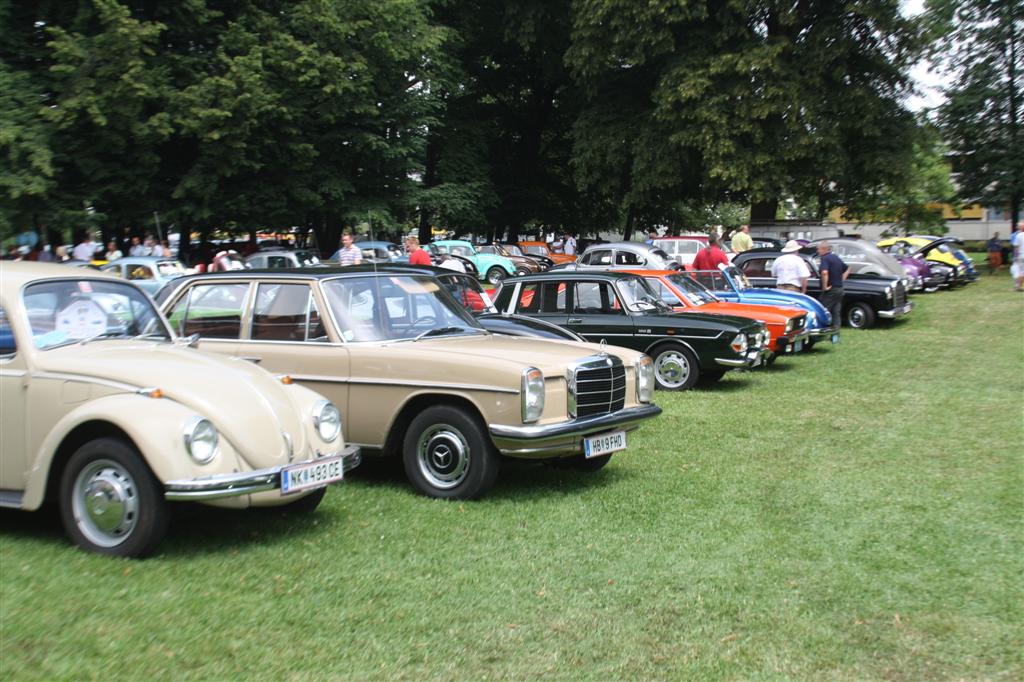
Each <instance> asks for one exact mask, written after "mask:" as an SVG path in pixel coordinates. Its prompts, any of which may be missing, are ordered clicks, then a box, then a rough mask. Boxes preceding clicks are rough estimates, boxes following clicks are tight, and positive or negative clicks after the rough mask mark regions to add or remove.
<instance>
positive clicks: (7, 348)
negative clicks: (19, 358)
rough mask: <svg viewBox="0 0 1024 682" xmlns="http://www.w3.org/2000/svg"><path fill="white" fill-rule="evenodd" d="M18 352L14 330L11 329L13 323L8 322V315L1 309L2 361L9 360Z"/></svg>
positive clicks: (0, 355) (0, 350)
mask: <svg viewBox="0 0 1024 682" xmlns="http://www.w3.org/2000/svg"><path fill="white" fill-rule="evenodd" d="M17 351H18V346H17V344H16V343H15V342H14V330H13V329H11V323H10V322H9V321H8V320H7V313H5V312H4V309H3V308H0V359H6V358H9V357H11V356H13V355H14V354H15V353H16V352H17Z"/></svg>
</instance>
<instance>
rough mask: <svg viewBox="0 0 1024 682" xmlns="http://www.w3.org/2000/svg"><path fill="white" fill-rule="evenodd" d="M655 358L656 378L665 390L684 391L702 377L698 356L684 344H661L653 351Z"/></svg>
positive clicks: (660, 386)
mask: <svg viewBox="0 0 1024 682" xmlns="http://www.w3.org/2000/svg"><path fill="white" fill-rule="evenodd" d="M651 356H652V357H653V358H654V380H655V382H657V384H658V388H660V389H662V390H665V391H684V390H686V389H688V388H692V387H693V385H694V384H696V383H697V379H699V378H700V367H699V366H698V365H697V358H696V357H695V356H694V355H693V353H692V352H690V350H689V349H687V348H683V347H682V346H674V345H669V346H659V347H658V348H655V349H654V352H652V353H651Z"/></svg>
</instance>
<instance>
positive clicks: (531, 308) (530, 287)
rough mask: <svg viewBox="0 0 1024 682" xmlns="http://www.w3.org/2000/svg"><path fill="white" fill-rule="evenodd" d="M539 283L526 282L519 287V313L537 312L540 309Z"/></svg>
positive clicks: (517, 302)
mask: <svg viewBox="0 0 1024 682" xmlns="http://www.w3.org/2000/svg"><path fill="white" fill-rule="evenodd" d="M537 289H538V285H536V284H524V285H523V286H521V287H519V300H517V301H516V308H515V311H516V312H517V313H535V312H537V311H539V310H540V294H539V292H538V291H537Z"/></svg>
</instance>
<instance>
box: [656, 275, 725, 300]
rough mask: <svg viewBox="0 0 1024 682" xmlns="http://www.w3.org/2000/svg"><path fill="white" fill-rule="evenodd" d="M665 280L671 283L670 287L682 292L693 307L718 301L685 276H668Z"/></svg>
mask: <svg viewBox="0 0 1024 682" xmlns="http://www.w3.org/2000/svg"><path fill="white" fill-rule="evenodd" d="M665 279H667V280H668V281H669V282H671V283H672V286H674V287H675V288H676V290H677V291H680V292H682V294H683V296H686V298H687V300H688V301H690V303H692V304H694V305H704V304H705V303H714V302H715V301H717V300H718V298H716V297H715V295H714V294H712V293H711V292H710V291H708V290H707V289H706V288H704V287H703V286H701V285H700V284H698V283H697V282H695V281H693V280H692V279H691V278H689V277H687V276H686V275H669V276H668V277H666V278H665Z"/></svg>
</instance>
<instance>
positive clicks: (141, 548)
mask: <svg viewBox="0 0 1024 682" xmlns="http://www.w3.org/2000/svg"><path fill="white" fill-rule="evenodd" d="M60 516H61V521H62V522H63V523H64V530H65V531H66V532H67V534H68V536H69V537H70V538H71V540H72V542H74V543H75V544H76V545H78V546H79V547H81V548H82V549H85V550H88V551H90V552H95V553H97V554H109V555H113V556H126V557H141V556H145V555H147V554H150V553H152V552H153V550H154V549H156V546H157V545H158V544H159V543H160V541H161V540H162V539H163V537H164V535H165V534H166V533H167V526H168V522H169V520H170V509H169V507H168V505H167V501H166V500H165V499H164V493H163V486H161V485H160V482H159V481H157V480H156V477H155V476H154V475H153V472H151V471H150V470H149V467H148V466H147V465H146V463H145V461H144V460H143V459H142V456H141V455H140V454H139V451H138V450H136V449H135V447H134V446H132V445H130V444H129V443H126V442H124V441H123V440H119V439H117V438H97V439H95V440H91V441H89V442H88V443H86V444H85V445H82V446H81V447H80V448H78V450H76V451H75V454H73V455H71V459H70V460H68V464H67V466H66V467H64V471H63V472H62V474H61V483H60Z"/></svg>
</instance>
